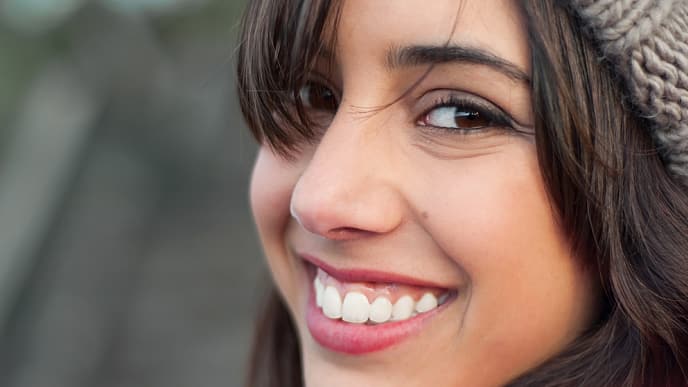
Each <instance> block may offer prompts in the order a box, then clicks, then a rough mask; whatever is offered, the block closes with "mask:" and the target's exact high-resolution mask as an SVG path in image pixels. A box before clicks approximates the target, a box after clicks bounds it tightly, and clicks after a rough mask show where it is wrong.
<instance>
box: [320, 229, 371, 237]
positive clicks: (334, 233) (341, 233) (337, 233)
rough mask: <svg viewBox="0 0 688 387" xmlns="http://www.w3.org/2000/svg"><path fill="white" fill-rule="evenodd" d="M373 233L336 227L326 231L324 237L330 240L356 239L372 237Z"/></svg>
mask: <svg viewBox="0 0 688 387" xmlns="http://www.w3.org/2000/svg"><path fill="white" fill-rule="evenodd" d="M374 234H375V232H373V231H368V230H363V229H360V228H355V227H337V228H333V229H331V230H328V231H327V234H326V235H325V237H327V238H328V239H332V240H348V239H358V238H364V237H367V236H371V235H374Z"/></svg>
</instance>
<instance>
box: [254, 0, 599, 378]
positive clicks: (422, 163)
mask: <svg viewBox="0 0 688 387" xmlns="http://www.w3.org/2000/svg"><path fill="white" fill-rule="evenodd" d="M459 3H460V4H459ZM515 4H516V2H513V1H505V0H481V1H477V0H466V1H462V2H458V1H455V0H433V1H431V2H428V1H426V0H423V1H421V0H406V1H403V2H399V1H388V0H385V1H382V0H380V1H368V0H347V1H345V2H344V4H343V8H342V13H341V20H340V24H339V28H338V30H337V39H336V46H335V47H331V48H330V50H331V51H332V53H333V54H334V57H335V61H334V66H331V67H330V66H326V65H325V63H324V62H325V61H323V65H322V66H321V67H319V68H318V69H317V71H316V72H314V74H313V75H312V77H311V80H312V81H311V83H310V84H309V85H308V86H306V87H305V88H304V89H303V90H302V92H301V95H302V97H303V99H304V100H305V102H306V104H307V105H308V106H309V107H310V111H311V112H312V113H313V114H314V116H315V117H316V118H318V119H319V120H320V121H321V122H323V128H322V130H321V131H320V134H319V138H318V140H317V141H315V143H314V145H309V146H305V147H304V149H303V151H302V152H301V153H299V154H297V155H296V159H295V160H292V161H286V160H284V159H282V158H280V157H279V156H277V155H275V154H273V153H272V152H271V151H270V150H269V148H267V147H262V148H261V150H260V153H259V155H258V159H257V161H256V165H255V170H254V173H253V181H252V186H251V201H252V208H253V212H254V215H255V219H256V222H257V226H258V230H259V233H260V237H261V240H262V243H263V247H264V250H265V254H266V256H267V259H268V263H269V266H270V269H271V271H272V274H273V277H274V280H275V282H276V284H277V286H278V288H279V290H280V292H281V294H282V296H283V297H284V300H285V302H286V304H287V306H288V309H289V311H290V313H291V315H292V317H293V319H294V321H295V323H296V326H297V329H298V334H299V336H300V340H301V345H302V351H303V364H304V372H305V381H306V384H307V385H308V386H310V387H313V386H329V387H333V386H334V387H336V386H352V385H355V386H402V385H403V386H456V385H466V386H482V385H499V384H503V383H505V382H507V381H508V380H510V379H512V378H513V377H515V376H517V375H519V374H521V373H523V372H525V371H527V370H528V369H530V368H533V367H534V366H536V365H538V364H539V363H541V362H543V361H544V360H545V359H547V358H549V357H551V356H552V355H554V354H556V353H557V352H558V351H560V350H561V349H562V348H563V347H564V346H566V345H567V344H568V343H570V342H571V341H572V340H573V339H574V338H576V337H577V336H578V335H580V334H581V333H582V332H583V331H584V330H585V329H586V328H587V327H588V326H589V325H590V324H591V321H592V319H594V317H595V316H594V309H595V308H594V305H595V304H596V299H597V291H596V289H597V286H596V284H595V281H594V280H593V279H592V276H591V275H590V273H588V272H586V271H585V270H583V268H582V267H581V264H580V263H581V257H577V256H574V254H573V252H572V251H571V246H570V244H569V243H568V240H567V238H566V235H565V233H564V232H563V230H562V229H561V227H560V222H559V219H558V218H557V215H556V213H555V211H554V205H553V203H552V202H551V201H550V200H549V198H548V195H547V193H546V189H545V186H544V182H543V178H542V176H541V174H540V171H539V169H538V162H537V156H536V150H535V142H534V132H533V129H532V128H531V123H532V120H533V117H532V114H531V110H532V109H531V105H530V94H529V93H530V92H529V80H528V76H527V74H529V72H530V63H529V50H528V44H527V40H526V31H525V29H524V21H523V18H522V17H521V15H520V14H519V12H518V10H517V9H516V8H515V7H516V6H515ZM459 5H460V8H459ZM430 64H434V67H433V69H432V71H430V72H429V73H428V74H427V76H426V77H424V78H423V75H424V74H425V73H426V70H427V69H428V66H429V65H430ZM421 78H422V81H421V82H420V83H419V84H418V85H417V86H416V87H415V88H413V89H412V90H411V91H410V92H409V93H405V92H406V91H407V90H408V89H409V88H410V87H411V86H412V85H413V84H414V83H415V82H416V81H417V80H418V79H421ZM402 95H403V97H402V98H401V99H400V100H398V101H396V102H395V103H393V104H391V105H389V106H387V107H385V108H380V106H386V105H388V104H389V103H390V102H392V101H395V100H397V99H398V98H399V96H402ZM333 104H338V108H337V109H336V114H334V111H332V110H328V109H330V106H331V105H333ZM376 107H377V109H373V108H376ZM330 113H332V114H330ZM316 277H317V281H315V278H316ZM315 282H317V283H318V284H317V285H315ZM316 287H317V288H318V291H317V292H316Z"/></svg>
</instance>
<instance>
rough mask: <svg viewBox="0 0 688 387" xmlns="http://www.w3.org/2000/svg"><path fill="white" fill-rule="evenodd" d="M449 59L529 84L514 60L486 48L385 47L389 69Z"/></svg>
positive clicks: (527, 77)
mask: <svg viewBox="0 0 688 387" xmlns="http://www.w3.org/2000/svg"><path fill="white" fill-rule="evenodd" d="M451 62H458V63H471V64H476V65H481V66H488V67H490V68H492V69H494V70H496V71H499V72H500V73H502V74H504V75H506V76H507V77H509V78H511V79H514V80H516V81H520V82H523V83H526V84H530V76H528V74H526V72H525V71H523V70H521V69H520V68H519V67H518V66H516V65H515V64H513V63H511V62H509V61H508V60H506V59H504V58H502V57H499V56H497V55H495V54H493V53H491V52H489V51H487V50H484V49H482V48H478V47H470V46H461V45H448V46H406V47H391V48H390V49H389V50H388V51H387V55H386V60H385V66H386V67H387V69H388V70H389V71H392V70H395V69H397V68H400V67H412V66H420V65H425V64H428V65H436V64H443V63H451Z"/></svg>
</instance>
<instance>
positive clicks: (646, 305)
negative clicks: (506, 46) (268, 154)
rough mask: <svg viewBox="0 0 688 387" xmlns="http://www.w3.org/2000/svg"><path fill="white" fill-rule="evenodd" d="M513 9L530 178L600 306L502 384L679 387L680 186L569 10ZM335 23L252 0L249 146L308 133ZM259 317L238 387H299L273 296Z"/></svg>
mask: <svg viewBox="0 0 688 387" xmlns="http://www.w3.org/2000/svg"><path fill="white" fill-rule="evenodd" d="M519 4H520V6H521V9H522V12H523V14H524V16H525V20H526V27H527V31H528V37H529V42H530V50H531V61H532V74H531V79H532V86H531V88H532V90H531V92H532V106H533V113H534V117H535V125H534V126H535V131H536V135H535V138H536V145H537V153H538V159H539V164H540V169H541V171H542V173H543V176H544V179H545V183H546V185H547V188H548V192H549V194H550V196H551V198H552V202H553V203H554V205H555V207H556V208H555V209H556V211H558V213H559V215H560V218H561V219H562V222H563V223H564V228H565V230H567V233H568V235H569V238H570V240H571V243H572V245H573V246H574V248H575V249H576V250H577V251H578V252H579V253H580V254H579V256H581V257H583V262H581V264H583V265H586V266H588V267H589V268H590V269H591V270H593V271H594V272H596V273H598V276H599V279H600V283H601V285H602V290H603V295H604V305H603V311H602V313H601V316H600V318H599V320H598V321H597V322H596V323H595V324H594V325H593V326H592V327H591V328H590V329H589V331H588V332H587V333H585V334H584V335H583V336H581V337H579V338H578V339H577V340H575V341H574V342H573V343H571V344H570V345H569V346H568V347H566V348H565V349H564V350H563V351H562V352H561V353H560V354H559V355H557V356H555V357H554V358H552V359H550V360H548V361H547V362H545V363H544V364H541V365H540V366H538V367H537V368H535V369H533V370H530V371H528V372H527V373H525V374H524V375H522V376H520V377H518V378H517V379H516V380H513V381H512V382H511V383H510V384H509V385H511V386H562V385H566V386H590V385H593V386H680V385H688V194H686V187H681V186H680V185H679V183H678V182H677V181H675V180H673V179H672V177H671V176H670V175H669V174H668V173H667V171H666V169H665V168H664V166H663V163H662V160H661V157H662V155H661V152H660V151H658V150H657V149H656V148H655V147H654V145H653V141H652V138H651V135H650V134H649V133H650V130H649V129H650V128H651V126H652V123H651V122H649V121H647V120H645V119H643V118H641V117H640V114H638V113H637V112H636V110H635V108H634V105H633V100H632V99H630V98H628V97H627V94H626V93H625V89H624V84H623V80H621V79H619V78H618V77H616V76H615V72H614V71H613V69H612V68H611V67H610V64H608V63H607V62H606V61H604V60H603V59H602V58H600V56H599V54H598V51H597V50H596V46H595V42H594V41H593V40H592V39H590V38H589V37H588V36H587V35H586V31H585V30H584V28H583V27H582V26H581V23H580V22H579V20H578V19H577V18H576V15H575V13H574V12H573V11H572V10H571V9H569V8H568V7H567V6H566V5H565V4H564V2H559V1H552V0H533V1H527V0H524V1H520V2H519ZM338 15H339V4H338V2H336V1H333V0H281V1H275V0H254V1H252V2H251V3H250V4H249V6H248V9H247V11H246V13H245V16H244V21H243V35H242V40H241V45H240V48H239V63H238V88H239V96H240V101H241V108H242V111H243V113H244V116H245V117H246V120H247V122H248V125H249V127H250V128H251V130H252V132H253V133H254V135H255V137H256V139H257V140H258V141H259V142H261V143H262V144H264V145H266V146H270V147H272V148H273V149H274V150H275V151H277V152H279V153H281V154H283V155H285V156H288V155H289V153H290V152H291V151H293V150H295V149H296V148H298V144H299V143H301V142H303V141H309V140H310V138H311V137H312V133H311V131H310V129H309V122H308V119H307V117H304V115H303V114H302V112H303V110H302V107H301V102H300V101H299V98H298V90H299V89H300V87H301V85H302V84H303V82H304V78H305V76H306V75H307V74H308V71H309V69H310V68H311V66H312V65H313V61H314V58H315V56H316V55H318V54H319V51H320V50H322V49H323V47H324V46H326V45H327V44H329V43H331V39H333V35H334V34H330V35H326V34H325V33H326V31H331V30H332V28H329V27H331V26H336V22H337V19H338V17H339V16H338ZM329 23H332V24H329ZM328 26H329V27H328ZM259 321H260V322H259V325H258V327H257V331H256V336H255V337H256V340H255V341H254V348H253V356H252V358H251V364H250V370H249V375H248V381H247V383H248V385H249V386H252V387H259V386H260V387H263V386H283V387H296V386H301V385H302V379H301V360H300V349H299V343H298V337H297V335H296V332H295V330H294V327H293V323H292V321H291V320H290V317H289V315H288V313H287V311H286V308H285V306H284V304H283V302H282V301H281V300H280V299H279V297H278V295H277V292H276V291H275V290H274V289H272V290H271V293H270V297H269V301H268V303H267V306H266V309H265V311H264V313H263V316H262V318H261V319H260V320H259Z"/></svg>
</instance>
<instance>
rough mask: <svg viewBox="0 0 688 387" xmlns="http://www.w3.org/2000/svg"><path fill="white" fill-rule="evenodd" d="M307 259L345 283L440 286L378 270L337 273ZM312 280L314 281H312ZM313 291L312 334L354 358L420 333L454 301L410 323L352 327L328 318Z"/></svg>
mask: <svg viewBox="0 0 688 387" xmlns="http://www.w3.org/2000/svg"><path fill="white" fill-rule="evenodd" d="M303 258H304V259H305V260H306V261H308V262H310V263H312V264H313V265H315V266H318V267H320V268H321V269H323V270H325V271H326V272H327V273H328V274H330V275H332V276H334V277H336V278H338V279H341V280H345V281H350V282H375V281H377V282H398V283H407V284H413V285H418V286H429V287H439V286H437V285H436V284H432V283H428V282H425V281H422V280H416V279H411V278H407V277H403V276H399V275H390V274H386V273H381V272H375V271H367V270H352V271H348V270H347V271H342V270H336V269H334V268H332V267H330V266H328V265H326V264H324V263H323V262H322V261H320V260H318V259H316V258H314V257H311V256H303ZM312 279H313V278H310V280H311V282H312ZM309 289H310V290H309V296H308V306H307V308H306V324H307V326H308V329H309V331H310V333H311V335H312V336H313V338H314V339H315V341H317V342H318V343H319V344H320V345H322V346H323V347H325V348H328V349H330V350H333V351H336V352H341V353H346V354H351V355H360V354H366V353H370V352H375V351H380V350H383V349H386V348H389V347H391V346H393V345H395V344H398V343H400V342H401V341H403V340H404V339H406V338H408V337H410V336H412V335H414V334H417V333H418V332H420V331H421V330H422V329H423V328H424V327H425V325H426V323H427V322H428V321H430V320H431V319H432V318H433V317H434V316H436V315H437V314H438V313H440V312H441V311H442V310H444V309H445V307H446V306H447V305H449V304H450V301H448V302H446V303H444V304H443V305H440V306H439V307H438V308H436V309H434V310H432V311H430V312H426V313H421V314H418V315H417V316H415V317H412V318H410V319H408V320H403V321H396V322H388V323H384V324H380V325H366V324H352V323H347V322H344V321H341V320H333V319H330V318H328V317H326V316H325V315H324V314H323V312H322V310H321V309H320V308H318V307H317V305H316V304H315V294H314V290H313V286H312V285H309Z"/></svg>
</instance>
